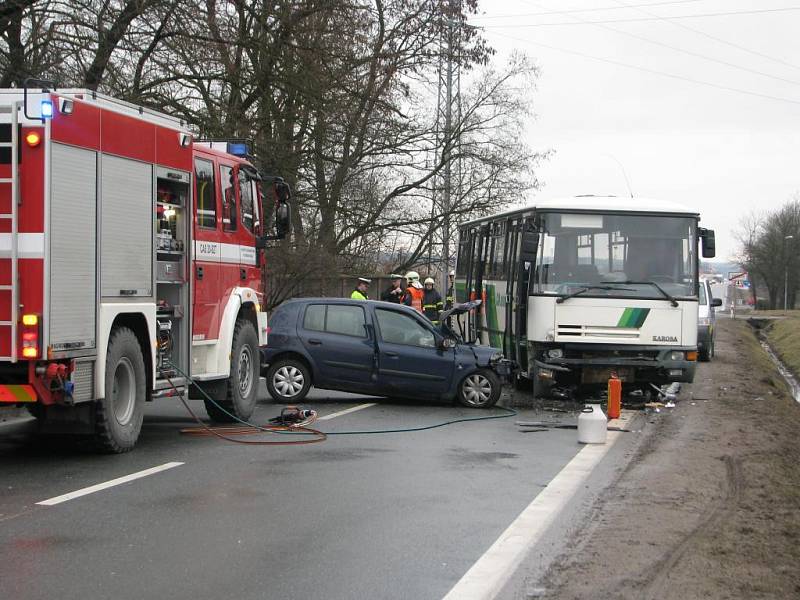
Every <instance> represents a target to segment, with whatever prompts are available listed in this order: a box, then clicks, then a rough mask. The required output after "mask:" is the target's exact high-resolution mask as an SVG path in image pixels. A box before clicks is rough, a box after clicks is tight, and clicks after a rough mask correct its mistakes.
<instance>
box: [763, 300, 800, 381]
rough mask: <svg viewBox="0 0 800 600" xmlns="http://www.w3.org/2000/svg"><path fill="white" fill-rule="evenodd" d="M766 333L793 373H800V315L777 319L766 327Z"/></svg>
mask: <svg viewBox="0 0 800 600" xmlns="http://www.w3.org/2000/svg"><path fill="white" fill-rule="evenodd" d="M764 335H766V337H767V341H768V342H769V345H770V346H772V348H773V350H775V352H776V353H777V354H778V356H779V357H780V359H781V360H782V361H783V362H784V364H785V365H786V366H787V367H789V369H790V370H791V371H792V373H794V375H798V374H800V316H797V315H795V314H793V315H791V316H788V317H787V318H785V319H780V320H776V321H775V322H774V323H771V324H770V325H769V326H768V327H766V328H765V329H764Z"/></svg>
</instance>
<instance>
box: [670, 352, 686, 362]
mask: <svg viewBox="0 0 800 600" xmlns="http://www.w3.org/2000/svg"><path fill="white" fill-rule="evenodd" d="M669 359H670V360H683V359H684V355H683V352H670V353H669Z"/></svg>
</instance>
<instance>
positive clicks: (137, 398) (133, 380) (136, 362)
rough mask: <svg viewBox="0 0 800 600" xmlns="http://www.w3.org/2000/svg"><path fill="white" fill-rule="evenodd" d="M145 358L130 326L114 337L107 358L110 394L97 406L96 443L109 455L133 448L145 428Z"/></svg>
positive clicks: (108, 389) (107, 384)
mask: <svg viewBox="0 0 800 600" xmlns="http://www.w3.org/2000/svg"><path fill="white" fill-rule="evenodd" d="M146 381H147V377H146V375H145V369H144V357H143V356H142V349H141V347H140V346H139V340H138V339H137V338H136V335H135V334H134V333H133V331H131V330H130V329H128V328H127V327H119V328H118V329H115V330H114V332H113V333H112V334H111V339H110V340H109V342H108V354H107V356H106V394H105V398H103V399H102V400H98V401H97V403H96V405H95V426H94V428H95V440H96V442H97V445H98V446H99V447H100V448H101V449H102V450H104V451H106V452H112V453H120V452H127V451H129V450H132V449H133V446H134V445H135V444H136V440H137V439H138V438H139V432H140V431H141V429H142V418H143V416H144V401H145V396H146V389H145V387H146V386H145V383H146Z"/></svg>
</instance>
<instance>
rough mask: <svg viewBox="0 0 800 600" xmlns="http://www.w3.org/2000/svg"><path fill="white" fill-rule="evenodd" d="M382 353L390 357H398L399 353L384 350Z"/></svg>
mask: <svg viewBox="0 0 800 600" xmlns="http://www.w3.org/2000/svg"><path fill="white" fill-rule="evenodd" d="M383 355H384V356H388V357H390V358H398V357H399V354H397V352H384V353H383Z"/></svg>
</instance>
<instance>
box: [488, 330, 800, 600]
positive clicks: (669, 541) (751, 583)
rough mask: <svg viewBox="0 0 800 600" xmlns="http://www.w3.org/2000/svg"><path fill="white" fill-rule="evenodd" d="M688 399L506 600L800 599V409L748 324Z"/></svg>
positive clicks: (656, 418)
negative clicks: (555, 554) (547, 562)
mask: <svg viewBox="0 0 800 600" xmlns="http://www.w3.org/2000/svg"><path fill="white" fill-rule="evenodd" d="M718 335H719V337H718V342H717V348H718V354H717V358H716V360H715V361H714V362H713V363H710V364H704V365H701V368H700V369H699V371H698V377H697V380H696V382H695V385H694V386H692V390H691V395H689V396H687V397H684V399H683V401H682V402H680V403H679V404H678V407H677V408H676V409H674V410H673V411H671V412H667V413H661V414H659V415H652V416H651V417H650V418H649V421H650V423H649V425H650V426H654V430H653V432H652V435H649V436H645V437H644V439H643V443H642V444H641V445H640V447H639V448H638V450H636V454H635V456H634V457H633V460H632V461H631V462H630V464H629V465H628V467H627V468H626V469H625V470H624V471H623V472H622V473H621V474H620V475H619V478H618V480H617V481H616V483H614V484H613V485H611V486H610V487H608V488H607V489H606V490H605V491H604V492H603V493H602V494H601V495H600V496H599V498H598V499H597V501H596V502H594V503H593V506H592V507H591V510H590V511H589V512H588V513H587V514H588V515H589V516H588V518H587V519H585V520H584V522H583V524H582V525H581V526H580V527H578V528H577V529H576V530H575V531H574V532H573V534H572V535H570V536H569V537H568V538H567V539H566V540H563V544H564V550H563V551H562V554H561V557H560V558H559V559H558V560H556V561H555V562H554V566H552V567H551V568H550V569H549V571H548V572H547V573H546V574H545V575H543V576H542V575H541V572H540V570H539V569H538V568H537V561H539V560H540V559H539V558H538V557H536V556H532V557H530V558H529V560H528V563H527V564H526V566H525V567H524V568H523V571H522V572H521V573H519V574H518V577H517V578H516V584H515V585H514V586H510V587H507V588H506V590H505V594H504V596H503V597H505V598H525V599H527V598H532V597H551V598H559V599H578V598H581V599H583V598H586V599H589V598H593V599H594V598H631V599H633V598H636V599H639V598H676V599H677V598H681V599H684V598H701V597H708V598H789V597H796V596H797V595H798V594H800V586H799V585H798V583H797V580H796V577H795V574H796V565H797V564H798V562H800V519H798V518H797V514H799V512H800V500H799V498H800V496H798V494H797V489H798V484H800V448H798V445H797V432H798V431H800V407H799V406H797V405H796V403H794V401H793V400H792V399H791V398H790V397H789V396H788V394H787V393H786V392H785V388H784V387H783V385H782V384H781V382H780V381H779V379H778V377H779V376H778V375H777V372H776V371H775V370H774V368H773V367H772V366H771V364H770V363H769V361H768V360H767V359H766V357H765V356H764V355H763V352H762V351H761V349H760V347H759V346H758V343H757V342H756V341H755V338H754V337H753V336H752V334H751V332H750V331H749V330H748V328H747V325H745V324H744V323H742V322H734V321H729V320H724V321H721V322H720V323H719V326H718Z"/></svg>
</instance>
